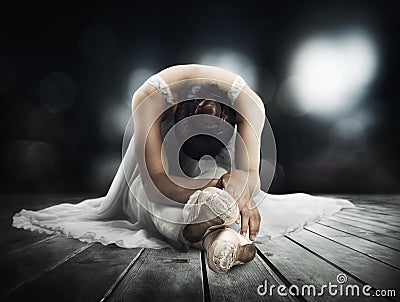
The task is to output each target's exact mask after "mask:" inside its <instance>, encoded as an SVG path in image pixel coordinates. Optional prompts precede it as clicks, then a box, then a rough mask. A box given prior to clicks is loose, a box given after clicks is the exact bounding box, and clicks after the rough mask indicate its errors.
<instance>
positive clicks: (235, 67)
mask: <svg viewBox="0 0 400 302" xmlns="http://www.w3.org/2000/svg"><path fill="white" fill-rule="evenodd" d="M198 63H199V64H204V65H211V66H216V67H220V68H223V69H226V70H229V71H232V72H234V73H237V74H239V75H241V76H242V77H243V78H244V79H245V80H246V82H247V83H248V84H249V86H251V87H254V86H256V83H257V74H256V72H255V70H254V69H252V68H249V67H251V66H253V65H254V64H253V63H252V61H251V60H250V59H249V58H248V57H247V56H245V55H243V54H240V53H237V52H234V51H232V50H229V49H225V48H216V49H213V50H210V51H207V52H205V53H203V54H202V55H201V56H200V58H199V62H198Z"/></svg>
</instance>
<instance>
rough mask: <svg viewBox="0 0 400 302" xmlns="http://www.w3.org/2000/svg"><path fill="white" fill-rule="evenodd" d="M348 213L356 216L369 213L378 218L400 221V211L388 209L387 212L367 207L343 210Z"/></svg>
mask: <svg viewBox="0 0 400 302" xmlns="http://www.w3.org/2000/svg"><path fill="white" fill-rule="evenodd" d="M343 211H345V212H346V213H355V214H360V215H362V214H364V213H368V214H374V215H378V217H381V218H384V219H387V218H392V219H393V220H396V221H399V219H400V211H393V210H390V209H386V210H385V211H383V210H377V209H373V208H365V207H360V206H358V207H357V208H354V209H346V210H343Z"/></svg>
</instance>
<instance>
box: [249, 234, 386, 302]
mask: <svg viewBox="0 0 400 302" xmlns="http://www.w3.org/2000/svg"><path fill="white" fill-rule="evenodd" d="M257 247H258V248H259V249H260V250H261V251H262V252H263V254H264V255H265V257H266V258H267V259H268V261H270V262H271V263H272V265H274V266H275V267H276V268H277V269H278V270H279V271H280V272H281V273H282V274H283V275H284V276H285V277H286V279H287V280H288V281H289V282H290V283H291V284H293V285H295V286H297V288H298V289H299V290H300V292H302V289H304V290H303V297H304V298H305V299H306V300H307V301H354V299H355V298H356V297H354V296H350V295H348V296H346V295H345V294H344V295H336V296H333V295H329V292H328V291H324V294H323V295H318V293H319V292H320V291H321V288H323V286H327V285H328V283H329V282H331V283H332V284H336V285H338V286H339V285H340V283H338V282H337V278H338V275H339V274H343V272H342V271H341V270H340V269H338V268H337V267H335V266H333V265H331V264H330V263H329V262H327V261H325V260H324V259H322V258H320V257H318V255H315V254H313V253H312V252H310V251H308V250H307V249H305V248H303V247H301V246H300V245H298V244H296V243H294V242H293V241H291V240H289V239H288V238H286V237H280V238H275V239H272V240H269V241H267V242H265V243H262V244H257ZM345 285H357V286H358V287H359V288H360V289H361V288H362V286H363V285H364V284H362V283H360V282H359V281H357V280H355V279H354V278H352V277H351V276H348V277H347V282H346V284H343V286H345ZM308 286H314V288H315V292H312V291H311V292H308V291H307V287H308ZM344 292H345V291H344ZM363 298H364V299H365V298H366V297H363ZM380 300H381V301H382V300H383V299H380Z"/></svg>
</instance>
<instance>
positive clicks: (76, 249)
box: [0, 195, 400, 302]
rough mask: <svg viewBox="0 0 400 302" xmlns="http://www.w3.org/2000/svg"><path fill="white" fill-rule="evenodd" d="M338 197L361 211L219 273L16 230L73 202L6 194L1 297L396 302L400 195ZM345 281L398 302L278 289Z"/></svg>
mask: <svg viewBox="0 0 400 302" xmlns="http://www.w3.org/2000/svg"><path fill="white" fill-rule="evenodd" d="M83 197H84V196H80V197H77V198H75V200H76V201H78V200H81V199H83ZM341 197H344V198H348V199H350V200H352V201H353V202H355V203H356V204H357V205H358V208H357V209H347V210H343V211H341V212H340V213H338V214H336V215H334V216H332V217H329V218H325V219H322V220H321V221H319V222H318V223H316V224H313V225H310V226H308V227H306V228H304V230H301V231H299V232H296V233H292V234H291V235H289V236H285V237H281V238H276V239H273V240H270V241H268V242H265V243H263V244H258V245H257V248H258V254H257V256H256V258H255V259H254V260H253V261H252V262H250V263H248V264H246V265H243V266H240V267H234V268H233V269H232V270H231V271H230V272H228V273H227V274H224V275H217V274H215V273H213V272H212V271H210V270H209V269H208V267H207V266H206V265H205V261H204V255H203V253H202V252H200V251H198V250H191V251H189V252H188V253H182V252H177V251H172V250H170V249H163V250H151V249H122V248H118V247H115V246H102V245H101V244H98V243H96V244H86V243H82V242H79V241H78V240H74V239H66V238H60V237H57V236H48V235H44V234H39V233H34V232H30V231H24V230H18V229H14V228H12V227H11V226H10V225H11V217H12V215H13V213H15V212H16V211H18V210H20V209H21V208H23V207H28V208H31V209H41V208H44V207H46V206H49V205H52V204H55V203H60V202H62V201H63V199H64V200H68V201H70V200H71V198H66V197H65V196H64V197H63V198H60V196H45V197H44V196H32V195H29V196H1V206H2V211H1V215H0V217H1V220H0V233H1V237H0V238H1V250H0V251H1V258H0V259H1V260H0V268H1V279H2V282H1V283H0V293H1V294H0V300H4V301H25V300H30V301H191V302H195V301H282V300H284V301H334V300H335V301H336V300H337V301H339V300H340V301H353V300H358V301H364V300H368V301H372V300H374V301H375V300H378V301H390V300H395V301H399V300H400V282H399V281H400V271H399V269H400V219H399V218H400V195H397V196H395V195H381V196H371V195H368V196H360V195H358V196H355V195H351V196H341ZM340 274H342V275H340ZM338 275H340V276H339V278H345V277H347V281H346V282H345V283H342V288H344V287H345V286H346V285H354V286H359V288H360V289H362V287H363V286H366V285H369V286H371V288H372V289H371V291H370V292H371V293H373V291H375V290H392V289H393V290H396V297H391V298H387V297H386V298H377V297H370V298H367V297H365V296H362V297H358V298H357V297H354V296H345V295H340V294H337V295H336V296H332V295H329V293H328V290H327V289H325V294H324V295H322V296H317V295H313V294H312V292H311V294H308V292H307V290H306V291H305V292H303V294H301V292H300V295H297V296H292V295H288V296H280V295H279V294H278V291H277V290H276V289H277V287H278V286H279V285H281V290H283V289H284V287H286V289H288V288H290V289H291V290H292V292H295V291H296V288H298V289H299V290H300V291H301V290H302V289H307V288H306V287H303V286H304V285H309V286H311V285H312V286H314V287H315V288H316V290H317V292H318V291H320V289H321V287H322V286H324V285H325V286H327V285H328V284H329V282H331V283H332V284H334V285H338V284H340V283H338V281H337V278H338V277H337V276H338ZM339 281H340V280H339ZM265 285H267V286H268V288H269V289H271V285H275V286H276V287H275V288H273V289H272V290H273V291H272V296H271V295H270V294H269V293H266V294H265V288H266V286H265ZM283 286H284V287H283ZM343 291H344V290H343ZM286 293H287V291H286ZM348 293H349V294H350V293H351V292H348ZM377 293H378V292H377ZM379 293H381V294H382V295H383V294H386V295H387V296H388V295H393V292H389V291H380V292H379ZM260 294H261V295H260ZM262 294H265V295H262Z"/></svg>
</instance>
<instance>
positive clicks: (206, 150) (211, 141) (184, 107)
mask: <svg viewBox="0 0 400 302" xmlns="http://www.w3.org/2000/svg"><path fill="white" fill-rule="evenodd" d="M200 114H202V115H204V116H202V117H201V119H196V120H195V121H194V120H193V119H186V118H188V117H190V116H193V115H200ZM207 115H208V116H212V118H207ZM215 117H217V118H219V119H220V121H218V122H217V123H216V119H215ZM235 119H236V113H235V110H233V109H232V108H231V107H229V106H227V105H225V104H221V103H219V102H217V101H214V100H209V99H193V100H187V101H183V102H180V103H178V104H177V107H176V110H175V114H174V120H175V123H178V122H179V124H178V125H177V126H176V128H175V133H176V136H177V138H178V141H182V140H183V139H185V138H187V137H190V136H191V137H190V138H189V139H187V140H186V141H185V142H184V143H183V145H182V151H183V152H184V153H185V154H186V155H187V156H189V157H191V158H193V159H196V160H199V159H200V158H201V157H202V156H204V155H210V156H212V157H215V156H216V155H218V154H219V153H220V152H221V151H222V149H224V147H225V146H226V144H227V143H228V142H229V140H230V139H231V137H232V135H233V133H234V132H233V131H234V126H235ZM223 121H225V122H223ZM201 132H205V133H207V134H196V135H194V136H192V135H193V134H195V133H201Z"/></svg>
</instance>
